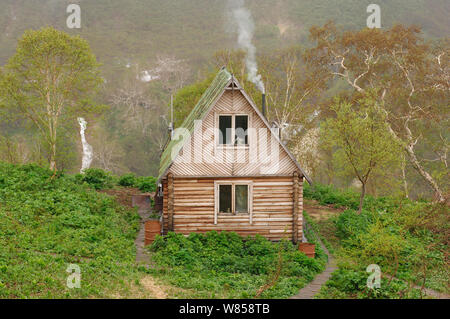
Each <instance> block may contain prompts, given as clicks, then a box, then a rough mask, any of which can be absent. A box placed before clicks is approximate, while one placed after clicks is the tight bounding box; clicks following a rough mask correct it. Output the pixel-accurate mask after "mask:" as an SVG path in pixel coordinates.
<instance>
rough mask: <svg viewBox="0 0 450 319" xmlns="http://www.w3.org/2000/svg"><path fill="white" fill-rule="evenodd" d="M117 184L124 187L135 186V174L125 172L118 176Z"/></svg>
mask: <svg viewBox="0 0 450 319" xmlns="http://www.w3.org/2000/svg"><path fill="white" fill-rule="evenodd" d="M118 184H119V185H120V186H124V187H133V186H136V175H134V174H125V175H122V176H121V177H120V178H119V182H118Z"/></svg>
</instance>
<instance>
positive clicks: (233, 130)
mask: <svg viewBox="0 0 450 319" xmlns="http://www.w3.org/2000/svg"><path fill="white" fill-rule="evenodd" d="M221 116H231V143H230V144H220V117H221ZM236 116H246V117H247V144H236ZM251 120H252V116H251V114H248V113H242V112H237V113H230V112H228V113H216V116H215V125H214V127H215V128H216V129H215V132H216V133H215V135H216V136H215V141H216V143H215V144H216V147H218V148H222V149H226V148H244V149H248V148H249V146H250V143H251V138H250V127H251Z"/></svg>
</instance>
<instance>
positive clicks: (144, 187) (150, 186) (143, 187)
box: [136, 176, 157, 192]
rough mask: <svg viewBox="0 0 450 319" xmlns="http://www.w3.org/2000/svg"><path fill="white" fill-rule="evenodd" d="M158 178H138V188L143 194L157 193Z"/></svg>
mask: <svg viewBox="0 0 450 319" xmlns="http://www.w3.org/2000/svg"><path fill="white" fill-rule="evenodd" d="M156 181H157V179H156V177H153V176H147V177H143V176H141V177H138V178H137V180H136V187H137V188H139V190H140V191H141V192H155V191H156Z"/></svg>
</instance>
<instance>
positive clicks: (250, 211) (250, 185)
mask: <svg viewBox="0 0 450 319" xmlns="http://www.w3.org/2000/svg"><path fill="white" fill-rule="evenodd" d="M220 185H231V213H222V212H219V208H220V207H219V206H220V198H219V196H220V191H219V186H220ZM236 185H246V186H247V187H248V193H247V200H248V203H247V207H248V212H246V213H235V212H236V208H235V205H236V200H235V192H236V191H235V186H236ZM219 215H224V216H238V217H242V216H247V215H248V216H249V223H250V224H253V181H250V180H234V181H230V180H223V181H214V225H217V219H218V216H219Z"/></svg>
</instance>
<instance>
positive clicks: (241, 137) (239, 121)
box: [235, 115, 248, 145]
mask: <svg viewBox="0 0 450 319" xmlns="http://www.w3.org/2000/svg"><path fill="white" fill-rule="evenodd" d="M235 123H236V139H235V144H236V145H247V144H248V134H247V129H248V116H247V115H236V119H235Z"/></svg>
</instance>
